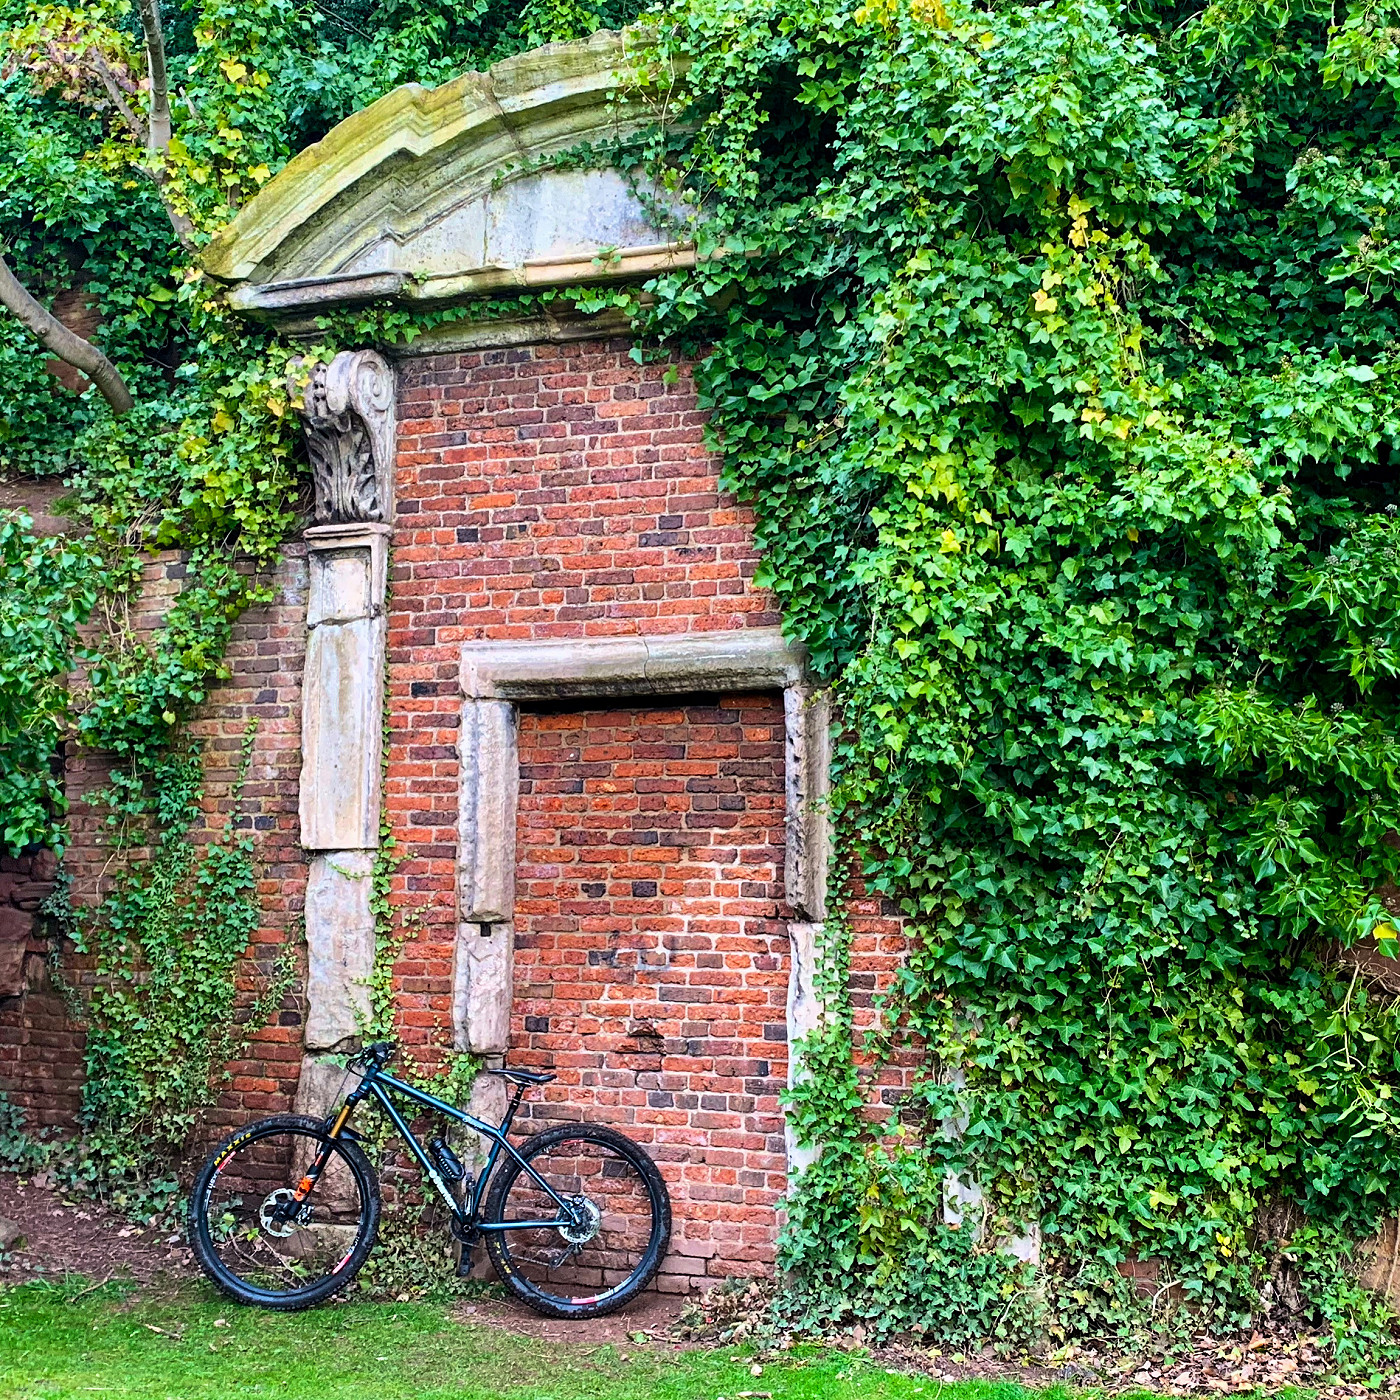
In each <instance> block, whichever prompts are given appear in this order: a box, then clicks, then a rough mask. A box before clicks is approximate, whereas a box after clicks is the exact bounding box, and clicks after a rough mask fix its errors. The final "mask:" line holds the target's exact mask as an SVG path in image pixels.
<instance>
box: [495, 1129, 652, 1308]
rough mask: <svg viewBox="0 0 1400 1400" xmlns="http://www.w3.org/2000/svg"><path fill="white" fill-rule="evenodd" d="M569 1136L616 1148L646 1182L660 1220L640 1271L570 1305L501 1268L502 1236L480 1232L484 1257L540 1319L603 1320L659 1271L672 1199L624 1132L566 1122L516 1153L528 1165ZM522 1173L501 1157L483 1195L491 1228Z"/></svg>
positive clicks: (644, 1155)
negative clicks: (591, 1299)
mask: <svg viewBox="0 0 1400 1400" xmlns="http://www.w3.org/2000/svg"><path fill="white" fill-rule="evenodd" d="M570 1138H581V1139H584V1140H586V1141H589V1142H599V1143H606V1144H607V1145H608V1146H610V1147H613V1148H615V1149H617V1150H618V1151H619V1152H621V1153H622V1154H623V1155H624V1156H626V1157H627V1158H628V1159H629V1160H630V1161H631V1162H632V1163H633V1164H634V1165H635V1166H636V1168H637V1170H638V1171H639V1172H640V1173H641V1176H642V1179H643V1180H644V1181H645V1182H646V1186H647V1194H648V1195H649V1196H650V1197H651V1203H652V1212H653V1218H654V1220H656V1221H659V1222H660V1229H659V1230H655V1229H654V1230H653V1233H654V1238H653V1240H652V1242H651V1244H650V1247H649V1248H648V1250H647V1253H646V1254H645V1256H644V1257H643V1260H642V1264H641V1267H640V1268H639V1269H638V1270H637V1271H636V1273H634V1274H633V1275H632V1277H631V1278H630V1279H629V1280H628V1281H627V1286H626V1287H625V1288H623V1289H621V1290H620V1291H619V1292H618V1293H617V1294H616V1295H615V1296H613V1297H610V1298H608V1299H607V1300H606V1301H605V1302H602V1303H584V1304H578V1305H574V1304H567V1303H560V1302H559V1301H558V1300H557V1299H555V1298H551V1297H547V1296H545V1295H543V1294H541V1293H539V1292H537V1291H536V1289H535V1288H534V1287H533V1286H532V1285H531V1284H529V1283H527V1282H525V1281H524V1280H523V1279H521V1278H520V1277H519V1276H518V1275H517V1274H516V1272H515V1270H514V1269H511V1268H508V1267H506V1255H507V1251H508V1245H507V1244H506V1243H505V1238H506V1237H505V1236H504V1235H503V1234H500V1233H496V1232H494V1231H493V1232H491V1233H489V1234H485V1236H484V1238H485V1242H486V1255H487V1258H489V1259H490V1260H491V1267H492V1268H493V1269H495V1271H496V1275H497V1277H498V1278H499V1279H500V1280H501V1282H502V1283H503V1284H505V1286H506V1287H507V1288H508V1289H510V1291H511V1292H512V1293H514V1294H515V1296H516V1297H517V1298H519V1299H520V1300H521V1302H523V1303H526V1304H527V1305H528V1306H530V1307H532V1308H533V1309H534V1310H535V1311H536V1312H538V1313H541V1314H543V1315H544V1316H545V1317H557V1318H564V1319H572V1318H584V1317H606V1316H607V1315H608V1314H609V1313H614V1312H617V1311H618V1310H619V1309H620V1308H625V1307H626V1306H627V1305H628V1304H629V1303H631V1302H632V1301H633V1300H634V1299H635V1298H636V1297H637V1295H638V1294H639V1293H641V1292H642V1290H643V1289H645V1288H646V1287H647V1285H648V1284H650V1283H651V1281H652V1279H654V1278H655V1277H656V1275H657V1273H658V1272H659V1271H660V1269H661V1263H662V1260H664V1259H665V1257H666V1249H667V1246H668V1245H669V1244H670V1242H671V1196H670V1192H669V1191H667V1189H666V1183H665V1181H664V1180H663V1179H662V1176H661V1173H660V1172H659V1171H658V1170H657V1167H656V1163H655V1162H653V1161H652V1160H651V1157H650V1155H649V1154H648V1152H647V1151H646V1149H645V1148H644V1147H642V1145H641V1144H640V1143H636V1142H633V1141H632V1139H631V1138H630V1137H628V1136H627V1135H626V1134H625V1133H620V1132H618V1131H617V1130H616V1129H615V1128H608V1127H604V1126H603V1125H602V1124H601V1123H566V1124H562V1125H561V1126H560V1127H557V1128H549V1129H546V1131H544V1132H542V1133H536V1134H535V1135H534V1136H533V1137H530V1138H526V1139H525V1141H524V1142H523V1143H521V1145H520V1149H519V1150H520V1155H521V1156H522V1157H524V1158H525V1159H526V1160H527V1161H529V1160H532V1159H533V1157H534V1156H535V1154H536V1153H537V1152H540V1151H542V1150H544V1149H545V1148H548V1147H553V1146H555V1145H556V1144H557V1143H561V1142H567V1141H568V1140H569V1139H570ZM523 1170H524V1168H523V1167H521V1165H520V1164H519V1163H518V1162H517V1161H516V1160H515V1158H514V1157H507V1158H506V1160H505V1164H504V1165H503V1166H501V1167H500V1168H499V1169H498V1170H497V1172H496V1175H495V1179H494V1180H493V1181H492V1183H491V1189H490V1191H489V1192H488V1193H487V1197H486V1209H485V1211H484V1213H483V1218H484V1219H485V1220H487V1221H488V1222H490V1223H493V1224H494V1223H499V1222H500V1220H501V1219H502V1216H503V1215H504V1212H505V1204H506V1197H507V1196H508V1195H509V1193H510V1188H511V1187H512V1186H513V1185H514V1184H515V1181H516V1178H517V1177H519V1176H520V1174H521V1172H522V1171H523Z"/></svg>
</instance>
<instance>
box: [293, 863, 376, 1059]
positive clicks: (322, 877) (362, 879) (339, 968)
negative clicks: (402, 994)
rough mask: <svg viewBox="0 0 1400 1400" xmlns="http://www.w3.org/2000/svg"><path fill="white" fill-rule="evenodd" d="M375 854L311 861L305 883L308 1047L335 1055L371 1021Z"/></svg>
mask: <svg viewBox="0 0 1400 1400" xmlns="http://www.w3.org/2000/svg"><path fill="white" fill-rule="evenodd" d="M373 866H374V852H373V851H338V852H337V853H336V854H335V855H332V856H318V857H317V858H316V859H315V860H313V861H312V862H311V871H310V875H309V877H308V879H307V884H306V950H307V975H306V1000H307V1003H308V1008H309V1009H308V1013H307V1018H306V1048H307V1049H308V1050H332V1049H335V1048H336V1047H337V1046H340V1045H342V1044H344V1043H345V1042H347V1041H350V1040H353V1039H355V1038H356V1037H358V1036H360V1035H361V1034H362V1033H363V1031H364V1028H365V1026H366V1025H367V1024H368V1022H369V1017H370V994H369V980H370V977H371V975H372V973H373V972H374V914H373V913H372V912H371V910H370V893H371V883H370V872H371V870H372V868H373Z"/></svg>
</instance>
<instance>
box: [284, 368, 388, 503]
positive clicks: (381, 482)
mask: <svg viewBox="0 0 1400 1400" xmlns="http://www.w3.org/2000/svg"><path fill="white" fill-rule="evenodd" d="M304 404H305V407H304V408H303V410H302V415H303V417H304V418H305V420H306V450H307V454H308V455H309V456H310V458H311V472H312V476H313V477H314V479H315V483H316V523H317V524H318V525H345V524H354V523H358V522H361V521H382V522H384V523H385V524H387V523H389V522H390V521H391V520H392V519H393V515H394V371H393V369H392V368H391V367H390V366H389V364H388V363H387V361H385V359H384V358H383V356H381V355H377V354H375V352H374V351H373V350H356V351H349V350H342V351H341V353H340V354H339V355H337V356H336V357H335V359H333V360H332V361H331V362H330V364H328V365H326V364H321V365H317V366H316V368H315V370H314V371H313V372H312V375H311V382H310V384H309V385H308V386H307V388H306V392H305V395H304Z"/></svg>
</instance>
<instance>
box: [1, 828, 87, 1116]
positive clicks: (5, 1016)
mask: <svg viewBox="0 0 1400 1400" xmlns="http://www.w3.org/2000/svg"><path fill="white" fill-rule="evenodd" d="M56 871H57V862H56V861H55V860H54V858H53V855H52V854H51V853H50V852H48V851H37V852H33V853H31V854H27V855H23V856H19V857H13V856H3V857H0V1092H4V1093H5V1094H6V1096H7V1097H8V1098H9V1100H10V1102H11V1103H13V1104H15V1105H16V1106H17V1107H19V1108H20V1109H22V1110H23V1111H24V1115H25V1120H26V1124H27V1126H28V1128H29V1129H31V1130H33V1129H36V1128H39V1127H47V1126H52V1125H59V1126H62V1125H64V1124H67V1123H70V1122H71V1121H72V1119H73V1115H74V1114H75V1113H76V1112H77V1109H78V1103H79V1100H80V1097H81V1093H82V1076H83V1034H82V1031H81V1030H80V1029H79V1028H78V1027H77V1026H75V1025H74V1024H73V1022H72V1020H71V1019H70V1017H69V1015H68V1009H67V1006H66V1005H65V1003H64V1000H63V997H62V995H61V993H60V991H59V989H58V987H57V986H56V985H55V983H54V980H53V978H52V976H51V975H50V969H49V959H50V954H51V952H52V941H51V933H52V931H51V929H50V928H49V926H48V921H47V920H45V919H44V918H43V917H42V915H41V914H40V912H39V907H40V905H41V904H42V903H43V902H44V900H45V899H47V898H48V896H49V895H50V894H52V892H53V889H54V875H55V873H56Z"/></svg>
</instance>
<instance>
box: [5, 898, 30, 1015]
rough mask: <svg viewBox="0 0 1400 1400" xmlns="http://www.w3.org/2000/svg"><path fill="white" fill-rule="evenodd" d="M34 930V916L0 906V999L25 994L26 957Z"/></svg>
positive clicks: (21, 910) (20, 910)
mask: <svg viewBox="0 0 1400 1400" xmlns="http://www.w3.org/2000/svg"><path fill="white" fill-rule="evenodd" d="M33 930H34V916H33V915H32V914H29V913H26V912H25V911H24V910H23V909H15V908H13V907H8V906H0V997H17V996H22V995H23V993H24V990H25V986H24V955H25V952H26V950H27V949H28V946H29V937H30V934H31V933H32V932H33Z"/></svg>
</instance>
